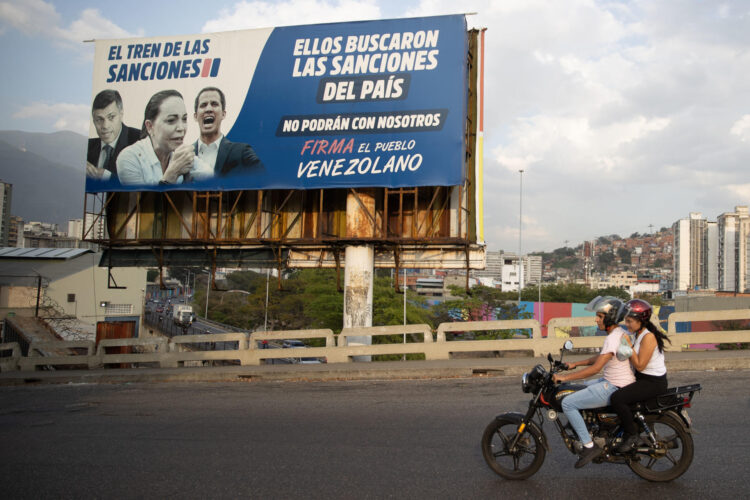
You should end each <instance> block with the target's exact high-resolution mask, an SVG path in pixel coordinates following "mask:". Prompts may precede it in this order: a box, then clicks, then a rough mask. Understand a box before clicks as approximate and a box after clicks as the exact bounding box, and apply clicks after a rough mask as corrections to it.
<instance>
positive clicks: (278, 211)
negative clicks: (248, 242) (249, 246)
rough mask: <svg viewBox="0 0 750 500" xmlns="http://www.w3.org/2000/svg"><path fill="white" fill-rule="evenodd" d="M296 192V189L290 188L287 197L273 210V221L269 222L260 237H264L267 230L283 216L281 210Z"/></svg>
mask: <svg viewBox="0 0 750 500" xmlns="http://www.w3.org/2000/svg"><path fill="white" fill-rule="evenodd" d="M294 193H295V191H294V190H289V192H288V193H287V195H286V198H284V201H283V202H282V203H281V205H279V207H278V208H277V209H275V210H273V211H272V212H271V213H272V216H271V222H269V223H268V225H267V226H266V228H265V229H264V230H263V232H262V233H261V235H260V237H262V236H263V235H264V234H266V231H268V230H269V229H270V228H272V227H273V226H274V224H276V220H277V219H278V218H280V217H281V210H282V209H283V208H284V207H285V206H286V204H287V203H288V202H289V200H290V199H291V198H292V195H293V194H294Z"/></svg>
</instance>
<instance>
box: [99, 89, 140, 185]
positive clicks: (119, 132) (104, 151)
mask: <svg viewBox="0 0 750 500" xmlns="http://www.w3.org/2000/svg"><path fill="white" fill-rule="evenodd" d="M91 118H92V120H93V122H94V128H96V134H97V135H98V137H97V138H96V139H89V147H88V152H87V154H86V175H87V176H88V177H91V178H94V179H101V180H103V181H106V180H110V179H115V180H117V166H116V163H115V160H116V159H117V155H119V154H120V151H122V150H123V149H125V147H127V146H130V145H131V144H133V143H135V142H138V140H139V139H140V138H141V131H140V130H138V129H136V128H133V127H128V126H126V125H123V123H122V97H120V93H119V92H118V91H116V90H110V89H107V90H102V91H101V92H99V93H98V94H97V95H96V97H94V102H93V104H92V105H91Z"/></svg>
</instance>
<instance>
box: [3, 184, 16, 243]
mask: <svg viewBox="0 0 750 500" xmlns="http://www.w3.org/2000/svg"><path fill="white" fill-rule="evenodd" d="M12 195H13V184H8V183H7V182H2V181H0V246H3V247H7V246H8V237H9V236H10V230H11V228H10V206H11V200H12V198H13V196H12Z"/></svg>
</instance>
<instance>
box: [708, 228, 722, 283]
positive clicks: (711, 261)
mask: <svg viewBox="0 0 750 500" xmlns="http://www.w3.org/2000/svg"><path fill="white" fill-rule="evenodd" d="M705 275H706V288H708V289H709V290H719V289H720V288H719V224H718V223H717V222H710V221H709V222H708V223H706V268H705Z"/></svg>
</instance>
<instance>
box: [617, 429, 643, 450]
mask: <svg viewBox="0 0 750 500" xmlns="http://www.w3.org/2000/svg"><path fill="white" fill-rule="evenodd" d="M637 441H638V436H632V435H629V434H626V435H625V436H624V437H623V438H622V441H621V442H620V444H619V445H618V446H617V448H615V451H616V452H617V453H627V452H629V451H631V450H632V449H633V447H634V446H635V443H636V442H637Z"/></svg>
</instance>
